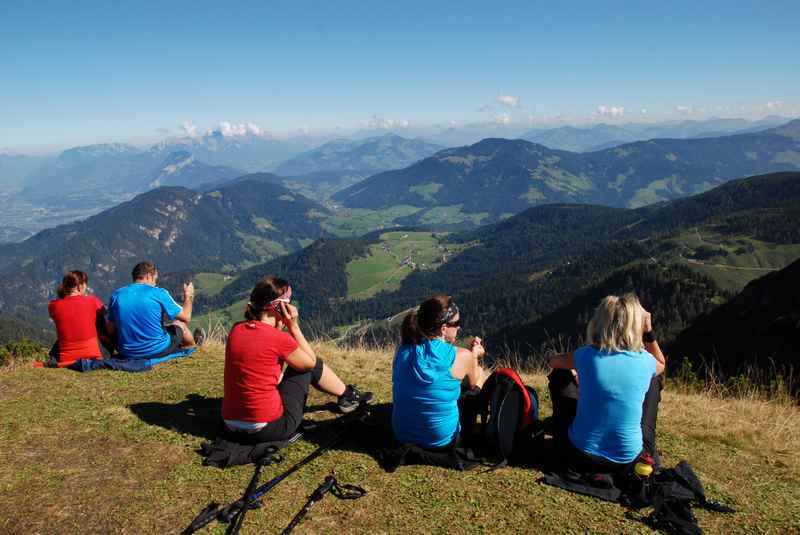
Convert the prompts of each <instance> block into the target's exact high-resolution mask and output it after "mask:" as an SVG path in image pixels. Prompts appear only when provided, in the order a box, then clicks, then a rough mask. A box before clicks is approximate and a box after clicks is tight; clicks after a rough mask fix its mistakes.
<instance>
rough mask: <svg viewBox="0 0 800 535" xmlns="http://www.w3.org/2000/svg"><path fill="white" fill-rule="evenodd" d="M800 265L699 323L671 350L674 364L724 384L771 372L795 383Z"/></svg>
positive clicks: (752, 287) (766, 279) (755, 284)
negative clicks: (714, 376) (678, 361)
mask: <svg viewBox="0 0 800 535" xmlns="http://www.w3.org/2000/svg"><path fill="white" fill-rule="evenodd" d="M796 221H797V220H795V222H796ZM798 281H800V260H798V261H796V262H794V263H792V264H791V265H789V266H787V267H786V268H784V269H782V270H781V271H778V272H775V273H770V274H768V275H765V276H763V277H761V278H759V279H756V280H754V281H752V282H751V283H750V284H748V285H747V287H745V289H744V290H743V291H742V292H741V293H740V294H739V295H737V296H736V297H734V298H733V299H731V300H730V301H729V302H727V303H725V304H724V305H722V306H720V307H718V308H715V309H714V310H711V311H710V312H708V313H706V314H704V315H703V316H701V317H699V318H698V319H697V320H696V321H695V322H693V324H692V325H691V326H690V327H689V328H688V329H686V330H685V331H683V332H682V333H680V335H679V336H678V337H677V339H676V340H675V342H674V343H673V344H672V345H671V346H670V350H671V354H672V356H673V358H676V359H683V358H686V359H689V360H690V361H691V362H692V363H693V364H694V365H695V368H697V369H701V370H709V371H712V372H714V373H716V374H717V375H721V376H722V377H723V378H726V377H731V376H733V375H736V374H739V373H748V374H756V375H758V374H763V375H764V376H765V377H770V376H771V375H773V373H774V372H777V373H778V374H779V375H781V376H783V377H784V378H785V379H786V380H789V379H791V378H794V382H793V384H791V385H789V386H790V387H791V388H793V389H794V390H795V391H797V390H798V389H800V383H798V381H797V369H798V368H797V366H798V356H799V355H800V351H798V346H797V340H798V337H799V336H800V291H798Z"/></svg>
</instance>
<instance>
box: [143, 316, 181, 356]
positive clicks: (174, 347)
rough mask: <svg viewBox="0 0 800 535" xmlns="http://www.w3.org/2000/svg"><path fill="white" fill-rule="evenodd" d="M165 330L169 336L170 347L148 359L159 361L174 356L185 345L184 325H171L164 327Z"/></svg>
mask: <svg viewBox="0 0 800 535" xmlns="http://www.w3.org/2000/svg"><path fill="white" fill-rule="evenodd" d="M164 330H165V331H167V333H168V334H169V346H167V348H166V349H164V351H161V352H160V353H158V354H156V355H152V356H150V357H147V358H149V359H157V358H161V357H166V356H167V355H172V354H173V353H175V352H176V351H178V350H179V349H180V348H181V344H182V343H183V325H181V324H180V323H170V324H169V325H164Z"/></svg>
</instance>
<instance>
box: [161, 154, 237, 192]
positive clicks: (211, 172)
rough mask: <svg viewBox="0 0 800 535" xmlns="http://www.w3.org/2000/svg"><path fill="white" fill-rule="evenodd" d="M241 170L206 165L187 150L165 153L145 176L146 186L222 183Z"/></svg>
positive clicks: (187, 185) (192, 186)
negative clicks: (154, 168) (157, 164)
mask: <svg viewBox="0 0 800 535" xmlns="http://www.w3.org/2000/svg"><path fill="white" fill-rule="evenodd" d="M244 174H245V173H243V172H242V171H239V170H238V169H233V168H231V167H225V166H224V165H208V164H207V163H203V162H201V161H199V160H198V159H197V158H195V157H194V156H193V155H192V154H190V153H189V152H187V151H177V152H173V153H170V154H169V155H167V158H166V159H165V160H164V161H163V162H161V165H160V166H159V168H158V169H157V170H156V171H154V172H153V173H152V174H151V175H150V176H149V177H147V178H146V182H147V188H158V187H160V186H183V187H185V188H197V187H198V186H200V185H202V184H206V183H209V182H216V183H222V182H225V181H227V180H231V179H233V178H236V177H239V176H242V175H244Z"/></svg>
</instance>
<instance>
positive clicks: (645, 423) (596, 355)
mask: <svg viewBox="0 0 800 535" xmlns="http://www.w3.org/2000/svg"><path fill="white" fill-rule="evenodd" d="M586 340H587V341H589V342H590V345H587V346H584V347H581V348H579V349H577V350H575V351H574V352H572V353H564V354H561V355H556V356H554V357H552V358H551V359H550V365H551V366H552V367H553V368H554V371H553V373H551V374H550V390H551V399H552V400H553V416H554V421H555V427H556V428H558V427H559V426H561V427H563V428H564V429H561V432H560V433H558V432H557V433H556V434H557V435H560V437H558V436H557V437H556V438H557V440H559V439H560V441H561V444H562V446H563V448H562V450H563V451H565V452H566V461H567V464H568V465H569V467H570V468H572V469H574V470H576V471H579V472H584V473H615V472H618V471H623V470H625V469H626V468H627V467H628V466H629V465H630V464H631V463H633V462H634V461H636V459H637V458H639V455H640V454H641V453H642V452H643V451H644V453H647V454H649V455H650V456H651V457H653V460H654V462H655V464H656V465H658V455H657V452H656V451H655V424H656V416H657V414H658V400H659V398H660V381H659V380H658V376H660V375H661V374H662V373H664V367H665V358H664V354H663V353H662V352H661V348H660V347H659V345H658V342H656V339H655V334H654V333H653V326H652V320H651V317H650V313H649V312H647V311H646V310H645V309H644V308H643V307H642V305H641V304H640V303H639V299H638V298H637V297H636V296H635V295H634V294H625V295H621V296H615V295H609V296H607V297H605V298H604V299H603V300H602V301H601V302H600V305H599V306H598V307H597V309H596V310H595V312H594V316H593V317H592V320H591V321H590V322H589V325H588V327H587V329H586ZM576 378H577V379H576ZM559 383H560V384H559ZM556 384H559V385H558V386H556ZM578 385H580V386H578ZM569 390H571V391H572V392H573V395H572V396H570V395H569V394H566V392H567V391H569ZM574 394H577V405H574V401H572V403H573V405H572V406H573V407H575V409H574V413H573V414H565V413H567V412H571V411H569V410H567V409H566V408H565V407H567V406H568V405H569V403H570V401H569V399H568V398H570V397H574ZM559 412H560V413H562V414H559ZM559 422H560V424H559ZM656 467H657V466H656Z"/></svg>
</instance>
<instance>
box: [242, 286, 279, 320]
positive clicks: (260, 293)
mask: <svg viewBox="0 0 800 535" xmlns="http://www.w3.org/2000/svg"><path fill="white" fill-rule="evenodd" d="M288 287H289V282H288V281H285V280H283V279H280V278H278V277H273V276H272V275H267V276H266V277H264V278H263V279H261V280H260V281H258V282H257V283H256V285H255V286H254V287H253V291H252V292H250V302H249V303H247V306H246V307H245V309H244V318H245V319H246V320H247V321H258V320H260V319H261V316H263V315H264V313H265V312H266V311H267V308H268V307H269V304H270V303H272V301H274V300H275V299H277V298H278V297H280V296H281V295H283V293H284V292H285V291H286V289H287V288H288Z"/></svg>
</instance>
